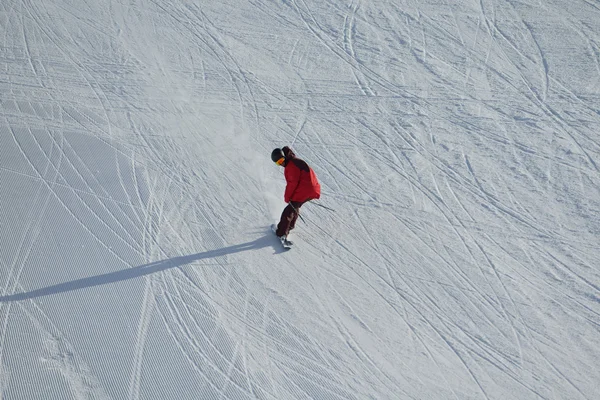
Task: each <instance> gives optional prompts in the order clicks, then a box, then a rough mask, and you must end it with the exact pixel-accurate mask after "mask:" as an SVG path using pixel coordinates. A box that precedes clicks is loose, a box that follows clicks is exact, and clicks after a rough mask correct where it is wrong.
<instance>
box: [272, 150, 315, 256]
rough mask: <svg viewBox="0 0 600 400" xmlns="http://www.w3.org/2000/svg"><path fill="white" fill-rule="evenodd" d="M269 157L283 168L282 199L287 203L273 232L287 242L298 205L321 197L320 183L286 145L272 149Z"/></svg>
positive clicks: (306, 165)
mask: <svg viewBox="0 0 600 400" xmlns="http://www.w3.org/2000/svg"><path fill="white" fill-rule="evenodd" d="M271 159H272V160H273V162H274V163H275V164H277V165H279V166H282V167H284V168H285V170H284V173H283V174H284V176H285V181H286V183H287V185H286V187H285V193H284V195H283V199H284V200H285V202H286V203H288V205H287V207H285V208H284V209H283V212H282V213H281V220H280V221H279V224H277V229H276V231H275V234H276V235H277V237H279V238H280V239H281V240H282V242H288V241H287V236H288V234H289V233H290V231H291V230H292V229H294V226H295V225H296V220H297V219H298V215H300V207H302V205H303V204H304V203H306V202H307V201H310V200H315V199H318V198H320V197H321V185H319V181H318V180H317V175H315V172H314V171H313V170H312V168H310V167H309V166H308V164H307V163H306V162H305V161H304V160H301V159H299V158H298V157H296V154H294V152H293V151H292V149H290V148H289V147H288V146H285V147H284V148H282V149H279V148H277V149H275V150H273V152H272V153H271ZM288 243H289V242H288ZM288 243H284V245H286V244H288ZM289 244H291V243H289Z"/></svg>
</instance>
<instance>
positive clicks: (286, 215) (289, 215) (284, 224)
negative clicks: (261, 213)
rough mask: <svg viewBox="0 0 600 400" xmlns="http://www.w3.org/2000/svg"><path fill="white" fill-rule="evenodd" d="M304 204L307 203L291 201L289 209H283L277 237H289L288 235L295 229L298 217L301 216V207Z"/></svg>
mask: <svg viewBox="0 0 600 400" xmlns="http://www.w3.org/2000/svg"><path fill="white" fill-rule="evenodd" d="M304 203H306V202H305V201H290V203H289V204H288V205H287V207H285V208H284V209H283V212H282V213H281V220H280V221H279V224H277V231H276V232H275V234H276V235H277V236H287V235H288V233H290V231H291V230H292V229H294V226H295V225H296V220H297V219H298V215H300V207H302V204H304Z"/></svg>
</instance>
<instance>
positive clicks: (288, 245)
mask: <svg viewBox="0 0 600 400" xmlns="http://www.w3.org/2000/svg"><path fill="white" fill-rule="evenodd" d="M271 230H272V231H273V233H275V232H277V225H275V224H273V225H271ZM277 239H279V241H280V242H281V245H282V246H283V248H284V249H286V250H289V249H291V248H292V246H293V245H294V243H293V242H291V241H289V240H288V239H287V237H285V236H282V237H279V236H278V237H277Z"/></svg>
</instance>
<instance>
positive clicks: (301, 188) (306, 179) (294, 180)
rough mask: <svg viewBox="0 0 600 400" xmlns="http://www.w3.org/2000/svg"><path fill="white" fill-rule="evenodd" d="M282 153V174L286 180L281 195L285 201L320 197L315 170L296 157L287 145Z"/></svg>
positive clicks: (303, 200) (319, 186)
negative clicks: (283, 168)
mask: <svg viewBox="0 0 600 400" xmlns="http://www.w3.org/2000/svg"><path fill="white" fill-rule="evenodd" d="M283 153H284V155H285V164H284V165H285V170H284V171H283V174H284V176H285V181H286V182H287V186H286V187H285V194H284V195H283V198H284V200H285V202H286V203H289V202H290V201H298V202H305V201H308V200H313V199H318V198H320V197H321V185H319V181H318V180H317V175H315V171H313V170H312V168H310V167H309V166H308V164H307V163H306V162H305V161H304V160H301V159H299V158H297V157H296V155H295V154H294V152H293V151H292V150H291V149H290V148H289V147H284V148H283Z"/></svg>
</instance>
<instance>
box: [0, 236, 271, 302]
mask: <svg viewBox="0 0 600 400" xmlns="http://www.w3.org/2000/svg"><path fill="white" fill-rule="evenodd" d="M269 246H272V247H274V248H275V249H276V253H280V252H282V249H281V244H280V243H279V242H278V241H277V240H276V239H275V238H274V237H273V235H267V236H264V237H261V238H259V239H256V240H253V241H251V242H247V243H242V244H237V245H234V246H228V247H223V248H222V249H217V250H209V251H205V252H203V253H197V254H191V255H189V256H182V257H174V258H169V259H166V260H161V261H155V262H152V263H149V264H144V265H140V266H138V267H134V268H128V269H125V270H120V271H115V272H109V273H107V274H102V275H96V276H90V277H87V278H81V279H76V280H74V281H70V282H64V283H59V284H57V285H52V286H47V287H45V288H41V289H36V290H32V291H29V292H23V293H15V294H11V295H7V296H1V297H0V302H11V301H21V300H28V299H33V298H36V297H42V296H48V295H52V294H58V293H64V292H70V291H73V290H79V289H85V288H89V287H94V286H100V285H106V284H109V283H114V282H121V281H125V280H128V279H134V278H139V277H141V276H145V275H150V274H154V273H156V272H160V271H165V270H168V269H171V268H178V267H181V266H183V265H186V264H189V263H191V262H193V261H198V260H204V259H209V258H216V257H222V256H226V255H228V254H234V253H239V252H242V251H248V250H257V249H262V248H265V247H269Z"/></svg>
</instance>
